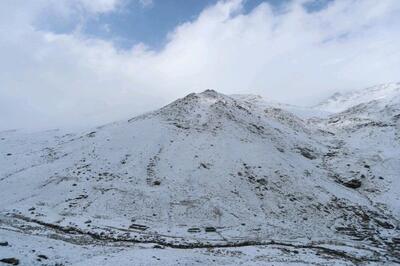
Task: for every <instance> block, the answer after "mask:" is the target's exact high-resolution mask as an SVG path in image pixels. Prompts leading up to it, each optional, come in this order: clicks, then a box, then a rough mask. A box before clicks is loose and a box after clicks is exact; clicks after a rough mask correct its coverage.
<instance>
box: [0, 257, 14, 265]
mask: <svg viewBox="0 0 400 266" xmlns="http://www.w3.org/2000/svg"><path fill="white" fill-rule="evenodd" d="M0 262H3V263H6V264H11V265H19V259H16V258H4V259H0Z"/></svg>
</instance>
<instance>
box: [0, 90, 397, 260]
mask: <svg viewBox="0 0 400 266" xmlns="http://www.w3.org/2000/svg"><path fill="white" fill-rule="evenodd" d="M378 96H379V97H378ZM399 97H400V90H399V85H398V84H390V85H384V86H383V85H382V86H378V87H374V88H370V89H366V90H363V91H358V92H354V93H349V94H343V95H340V96H339V95H335V96H334V97H332V98H330V99H328V100H327V101H325V102H323V103H321V104H319V105H318V106H317V107H313V108H300V107H295V106H288V105H284V104H277V103H271V102H266V101H264V100H263V99H262V98H260V97H257V96H251V95H232V96H228V95H223V94H220V93H218V92H216V91H212V90H207V91H204V92H202V93H198V94H194V93H193V94H189V95H188V96H186V97H184V98H182V99H178V100H177V101H175V102H173V103H171V104H169V105H167V106H165V107H163V108H161V109H159V110H157V111H154V112H150V113H147V114H144V115H141V116H138V117H134V118H132V119H130V120H128V121H120V122H116V123H112V124H108V125H104V126H101V127H98V128H95V129H91V130H88V131H85V132H80V133H73V134H65V133H62V132H59V131H47V132H40V133H36V134H28V133H23V132H20V131H9V132H1V133H0V151H1V154H0V165H1V168H0V187H1V190H2V191H1V193H0V201H1V202H2V204H1V205H0V242H2V241H3V243H5V241H7V242H8V243H7V245H4V246H0V259H1V257H9V258H13V257H15V258H17V259H19V260H20V261H22V262H24V263H26V264H30V265H32V264H35V263H37V264H40V263H43V262H46V263H48V262H51V263H53V264H54V263H63V264H65V265H70V264H74V265H77V264H81V265H89V264H99V263H101V264H107V263H109V264H114V265H116V264H117V265H126V264H129V263H130V261H131V260H134V261H135V262H136V263H137V264H138V265H141V264H144V265H145V264H148V265H154V264H157V263H158V264H164V265H174V264H177V260H178V261H179V262H181V263H182V264H191V265H192V264H201V265H204V264H228V265H232V264H239V263H242V264H243V263H244V264H260V265H265V264H266V263H272V264H276V263H279V262H280V263H284V264H285V263H288V262H293V263H330V262H333V263H342V264H353V263H368V262H370V263H378V264H379V263H396V262H399V261H400V247H399V243H400V232H399V225H400V224H399V221H400V139H399V132H400V130H399V129H400V126H399V118H400V106H399V103H400V98H399ZM317 108H318V110H317ZM335 110H339V111H340V112H335V113H333V114H331V115H327V114H328V112H332V111H335ZM22 239H24V240H22ZM38 243H48V244H46V245H51V246H52V247H53V248H52V249H51V250H48V249H46V248H41V247H39V244H38ZM88 248H90V251H88V250H87V249H88ZM32 249H34V250H35V252H31V250H32ZM65 249H68V250H69V252H64V251H63V250H65ZM181 250H185V253H182V251H181ZM39 253H40V254H39ZM44 253H46V254H44ZM116 254H118V255H116ZM38 255H44V256H45V257H46V258H44V257H43V256H42V257H40V256H39V257H38ZM36 259H38V260H40V261H37V260H36ZM104 259H107V261H105V260H104Z"/></svg>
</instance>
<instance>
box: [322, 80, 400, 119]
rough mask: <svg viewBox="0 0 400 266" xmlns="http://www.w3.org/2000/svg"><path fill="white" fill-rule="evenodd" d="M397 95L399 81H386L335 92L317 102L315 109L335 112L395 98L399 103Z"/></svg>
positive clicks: (399, 90) (399, 85)
mask: <svg viewBox="0 0 400 266" xmlns="http://www.w3.org/2000/svg"><path fill="white" fill-rule="evenodd" d="M399 95H400V82H399V83H387V84H382V85H378V86H373V87H370V88H367V89H361V90H357V91H351V92H347V93H340V92H338V93H335V94H333V95H332V96H331V97H330V98H328V99H326V100H325V101H323V102H321V103H319V104H317V105H316V106H315V109H319V110H324V111H328V112H332V113H337V112H342V111H345V110H346V109H348V108H350V107H355V106H357V105H359V104H366V103H369V102H372V101H395V99H397V103H399Z"/></svg>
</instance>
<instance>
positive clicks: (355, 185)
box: [343, 179, 361, 188]
mask: <svg viewBox="0 0 400 266" xmlns="http://www.w3.org/2000/svg"><path fill="white" fill-rule="evenodd" d="M343 185H345V186H346V187H348V188H359V187H361V181H360V180H358V179H352V180H350V181H347V182H345V183H343Z"/></svg>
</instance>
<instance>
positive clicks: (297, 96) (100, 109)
mask: <svg viewBox="0 0 400 266" xmlns="http://www.w3.org/2000/svg"><path fill="white" fill-rule="evenodd" d="M49 1H50V2H49ZM51 1H52V0H47V1H45V0H40V1H39V0H38V2H41V3H42V5H39V4H37V5H34V4H32V5H24V4H23V3H25V1H18V0H16V1H6V2H1V3H0V58H1V59H2V60H1V61H0V121H2V123H1V124H0V129H6V128H11V127H23V126H28V127H34V126H39V127H55V126H60V125H84V124H91V125H93V124H96V123H104V122H108V121H112V120H115V119H120V118H125V117H129V115H134V114H138V113H141V112H143V111H147V110H150V109H153V108H156V107H158V106H159V105H161V104H163V103H167V102H168V101H170V100H173V99H174V98H176V97H179V96H183V95H184V94H186V93H190V92H192V91H201V90H204V89H207V88H213V89H217V90H220V91H222V92H225V93H258V94H261V95H263V96H265V97H267V98H272V99H276V100H279V101H284V102H289V103H298V104H308V103H312V102H313V101H315V100H316V99H317V98H318V97H320V96H323V95H326V94H327V93H328V92H330V91H331V90H337V89H349V88H359V87H364V86H368V85H372V84H375V83H382V82H389V81H397V80H396V79H398V77H399V76H400V51H399V49H398V47H400V2H399V1H397V0H382V1H375V0H352V1H350V0H348V1H344V0H336V1H334V2H333V3H332V4H331V5H329V6H328V7H327V8H325V9H323V10H321V11H319V12H313V13H309V12H307V11H306V10H304V8H303V7H302V4H301V3H302V2H304V1H295V2H292V3H291V4H290V5H289V6H287V7H286V9H285V10H284V11H283V12H280V13H276V12H273V11H272V10H271V8H270V6H269V5H268V4H261V5H259V6H258V7H257V8H255V9H254V10H253V11H251V12H250V13H248V14H244V13H243V9H242V2H241V1H239V0H236V1H224V2H220V3H218V4H216V5H214V6H211V7H209V8H208V9H206V10H204V11H203V12H202V13H201V14H200V15H199V17H198V18H197V19H196V20H194V21H191V22H187V23H185V24H182V25H180V26H179V27H177V28H176V29H174V30H173V31H172V32H171V33H170V34H169V36H168V38H169V39H168V40H169V41H168V43H167V45H166V47H165V48H164V49H163V50H161V51H152V50H150V49H148V48H146V46H145V45H144V44H141V45H138V46H136V47H134V48H132V50H129V51H121V50H118V49H116V48H115V47H114V46H113V45H112V43H111V42H107V41H102V40H97V39H88V38H87V37H85V36H82V35H81V34H80V33H79V32H74V33H72V34H64V35H57V34H54V33H49V32H44V31H40V30H38V29H36V28H35V27H34V26H32V25H33V21H34V20H35V19H36V16H38V15H39V14H42V12H43V8H45V7H46V6H48V4H49V3H51ZM75 1H78V0H75ZM79 2H80V3H79V6H81V7H82V6H83V7H85V9H87V11H85V12H92V13H93V12H94V13H99V12H100V13H101V12H112V11H113V10H115V9H116V8H118V6H119V5H120V4H121V2H119V1H113V0H111V1H108V0H104V1H86V0H79ZM69 3H71V2H69ZM90 3H92V4H90ZM94 3H97V4H94ZM59 9H60V10H61V11H58V12H61V13H62V12H64V13H65V14H67V13H68V12H73V11H71V7H70V6H69V4H67V5H65V6H64V7H63V8H62V9H61V8H59ZM66 10H68V12H67V11H66ZM3 14H4V15H5V17H2V16H1V15H3ZM1 17H2V18H1ZM9 22H13V23H9Z"/></svg>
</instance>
